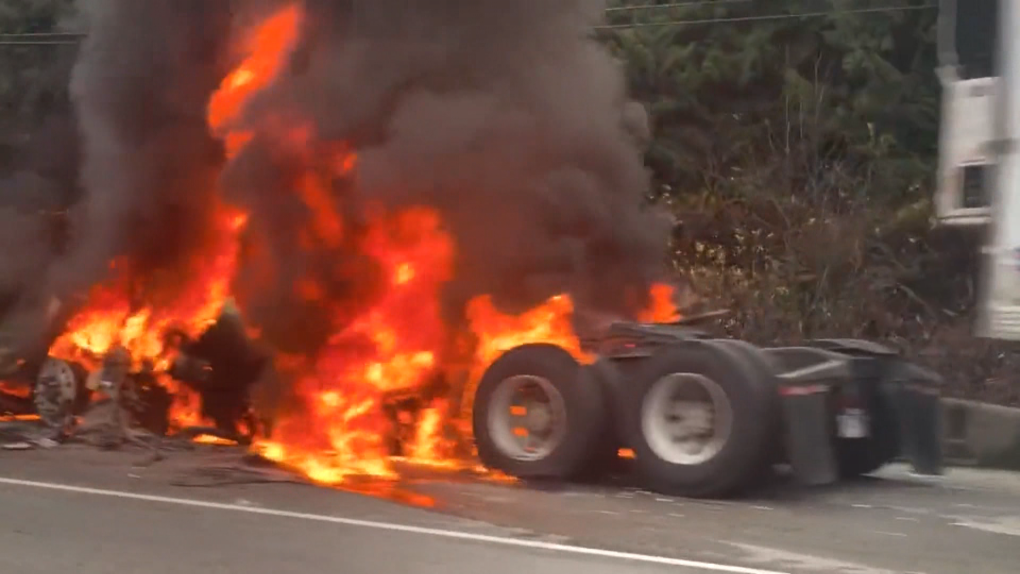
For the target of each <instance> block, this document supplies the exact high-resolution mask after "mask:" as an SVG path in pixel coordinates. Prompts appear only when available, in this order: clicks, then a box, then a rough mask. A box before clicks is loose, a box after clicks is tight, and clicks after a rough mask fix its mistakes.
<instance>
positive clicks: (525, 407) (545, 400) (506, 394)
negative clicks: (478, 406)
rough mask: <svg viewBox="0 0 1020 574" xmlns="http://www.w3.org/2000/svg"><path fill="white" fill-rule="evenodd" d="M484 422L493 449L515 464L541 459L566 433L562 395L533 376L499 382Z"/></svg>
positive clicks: (511, 378) (521, 376) (542, 379)
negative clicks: (516, 462)
mask: <svg viewBox="0 0 1020 574" xmlns="http://www.w3.org/2000/svg"><path fill="white" fill-rule="evenodd" d="M487 418H488V420H487V425H486V426H487V428H488V431H489V438H491V439H492V441H493V443H495V445H496V448H498V449H499V450H500V451H501V452H502V453H503V454H505V455H506V456H508V457H510V458H512V459H514V460H519V461H527V462H533V461H536V460H542V459H544V458H545V457H547V456H549V455H550V454H551V453H552V452H553V451H554V450H556V448H557V447H559V445H560V443H562V442H563V437H564V436H565V435H566V433H567V410H566V405H565V402H564V399H563V395H562V394H561V393H560V391H559V390H558V389H557V388H556V387H555V386H554V385H553V384H552V383H551V382H550V381H549V380H548V379H546V378H544V377H539V376H536V375H516V376H513V377H508V378H506V379H503V380H502V381H501V382H500V383H499V385H498V386H497V387H496V390H495V392H493V394H492V398H491V399H490V400H489V410H488V417H487ZM522 429H523V432H522Z"/></svg>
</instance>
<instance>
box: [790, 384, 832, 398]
mask: <svg viewBox="0 0 1020 574" xmlns="http://www.w3.org/2000/svg"><path fill="white" fill-rule="evenodd" d="M825 389H826V388H825V386H824V385H806V386H796V387H792V386H791V387H779V394H780V395H782V396H784V397H801V396H804V395H817V394H818V393H824V392H825Z"/></svg>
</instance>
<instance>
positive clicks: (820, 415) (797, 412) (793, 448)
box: [768, 347, 851, 486]
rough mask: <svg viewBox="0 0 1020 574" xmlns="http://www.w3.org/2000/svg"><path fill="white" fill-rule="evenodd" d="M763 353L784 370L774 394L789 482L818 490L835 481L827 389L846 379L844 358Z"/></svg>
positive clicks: (805, 351)
mask: <svg viewBox="0 0 1020 574" xmlns="http://www.w3.org/2000/svg"><path fill="white" fill-rule="evenodd" d="M768 352H769V353H770V354H771V355H772V356H773V357H774V358H775V359H776V360H777V362H778V364H780V365H783V367H784V372H783V373H781V374H780V375H779V385H780V386H779V394H780V398H781V401H782V409H783V418H784V421H783V422H784V425H783V427H784V436H783V441H784V444H785V446H786V452H787V458H788V459H789V462H790V465H791V467H792V469H793V473H794V477H795V478H796V480H797V481H798V482H800V483H801V484H804V485H809V486H817V485H823V484H830V483H833V482H836V481H837V480H839V467H838V466H837V463H836V453H835V451H834V449H833V445H832V438H831V436H832V421H831V418H832V417H831V413H830V410H829V404H828V401H829V390H830V389H831V387H832V386H833V385H834V384H836V382H837V381H840V380H847V379H848V378H850V376H851V371H850V365H849V361H847V359H846V357H845V356H842V355H839V354H837V353H832V352H829V351H824V350H821V349H812V348H808V347H788V348H778V349H769V350H768Z"/></svg>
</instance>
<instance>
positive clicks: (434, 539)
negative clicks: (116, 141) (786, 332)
mask: <svg viewBox="0 0 1020 574" xmlns="http://www.w3.org/2000/svg"><path fill="white" fill-rule="evenodd" d="M141 458H142V456H141V454H140V453H138V452H127V453H125V452H97V451H94V450H90V449H86V448H79V447H62V448H57V449H52V450H39V451H26V452H0V519H2V523H3V525H4V527H3V528H2V529H0V572H17V573H19V574H31V573H46V574H50V573H57V572H65V571H74V572H76V573H78V574H106V573H111V574H113V573H116V574H126V573H130V572H145V573H151V574H163V573H178V572H180V573H185V572H186V573H188V574H194V573H195V572H202V573H203V574H215V573H234V572H238V573H245V574H259V573H262V572H265V573H267V574H280V573H282V572H302V573H308V574H311V573H315V572H343V573H344V574H348V573H360V572H366V573H369V572H370V573H372V574H385V573H388V572H393V573H400V574H410V573H415V572H422V573H434V572H443V573H444V574H459V573H462V572H463V573H470V574H477V573H479V572H484V573H486V574H497V573H501V572H508V573H510V572H513V573H515V574H522V573H523V572H532V571H534V572H562V573H574V572H577V573H584V574H601V573H603V572H604V573H607V574H609V573H625V572H638V573H642V572H649V573H652V572H680V573H704V572H731V573H743V574H774V573H780V572H782V573H791V574H806V573H815V574H886V573H893V572H910V573H925V574H960V573H961V572H966V573H968V574H986V573H988V574H991V573H995V574H1000V573H1001V574H1007V573H1014V572H1016V571H1017V568H1018V567H1020V566H1018V565H1020V478H1016V477H1015V476H1014V475H1009V474H1005V473H1003V474H999V473H992V472H981V471H974V470H957V471H954V472H953V473H952V474H951V475H950V476H949V477H947V478H945V479H942V480H940V481H935V482H934V483H932V482H931V481H924V480H920V479H914V478H911V477H909V476H907V475H906V473H905V472H904V471H902V470H901V469H895V468H894V469H892V470H890V471H888V472H886V473H884V475H883V478H882V479H879V480H872V481H864V482H861V483H855V484H851V485H844V486H840V487H838V488H829V489H816V490H810V491H808V490H804V489H799V488H796V487H793V486H791V485H783V484H779V485H776V486H775V487H773V488H770V489H768V490H767V491H766V492H763V493H761V494H759V495H757V496H756V497H755V498H753V499H750V500H743V501H731V502H725V503H724V502H705V501H692V500H683V499H674V498H669V497H662V496H657V495H654V494H650V493H643V492H640V491H637V490H633V489H620V488H617V487H605V486H604V487H595V486H566V487H559V488H549V489H536V488H532V487H522V486H520V485H506V484H495V483H491V482H487V481H482V480H478V479H476V478H471V477H465V476H450V475H444V474H441V473H440V474H437V473H436V472H434V471H427V470H421V469H418V470H412V471H409V472H408V473H407V474H408V476H409V478H408V479H407V480H406V481H405V482H404V484H403V485H398V486H397V487H395V488H393V487H389V488H385V489H379V488H370V487H371V486H372V484H371V483H369V484H365V485H362V486H361V488H364V489H369V490H371V491H372V492H374V493H375V494H377V495H380V494H381V495H385V497H384V498H380V497H379V496H364V495H361V494H357V493H352V492H343V491H337V490H329V489H320V488H315V487H310V486H307V485H300V484H292V483H287V482H276V483H271V484H239V482H243V479H245V478H246V475H243V474H237V473H233V474H232V473H231V472H229V471H227V470H225V469H228V468H236V467H237V462H238V460H239V457H238V455H237V453H236V452H232V451H229V450H223V449H219V450H213V449H208V450H202V451H201V452H198V453H175V454H173V455H171V457H170V458H169V459H168V460H166V461H163V462H160V463H158V464H155V465H151V466H147V467H138V466H137V465H136V463H138V462H139V460H140V459H141ZM213 471H216V472H213ZM270 476H271V477H275V478H274V480H276V479H279V478H280V476H279V475H270ZM247 478H251V477H247ZM184 485H189V486H184Z"/></svg>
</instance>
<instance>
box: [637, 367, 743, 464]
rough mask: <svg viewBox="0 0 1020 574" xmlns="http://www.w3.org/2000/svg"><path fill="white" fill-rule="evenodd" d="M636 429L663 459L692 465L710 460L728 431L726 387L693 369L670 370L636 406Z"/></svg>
mask: <svg viewBox="0 0 1020 574" xmlns="http://www.w3.org/2000/svg"><path fill="white" fill-rule="evenodd" d="M641 432H642V433H643V435H644V438H645V442H646V443H647V444H648V447H649V448H650V449H651V450H652V452H653V453H655V455H656V456H658V457H659V458H661V459H662V460H664V461H666V462H668V463H670V464H677V465H684V466H695V465H699V464H704V463H705V462H707V461H709V460H711V459H712V458H715V456H716V455H718V454H719V452H720V451H721V450H722V449H723V447H724V446H725V445H726V443H727V442H728V441H729V439H730V435H731V434H732V432H733V407H732V405H731V404H730V399H729V397H727V396H726V391H724V390H723V388H722V387H721V386H719V384H718V383H716V382H715V381H713V380H712V379H710V378H708V377H706V376H704V375H699V374H696V373H671V374H668V375H666V376H664V377H662V378H660V379H659V380H657V381H655V383H654V384H652V386H651V388H649V389H648V392H647V393H646V394H645V397H644V400H643V401H642V405H641Z"/></svg>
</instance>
